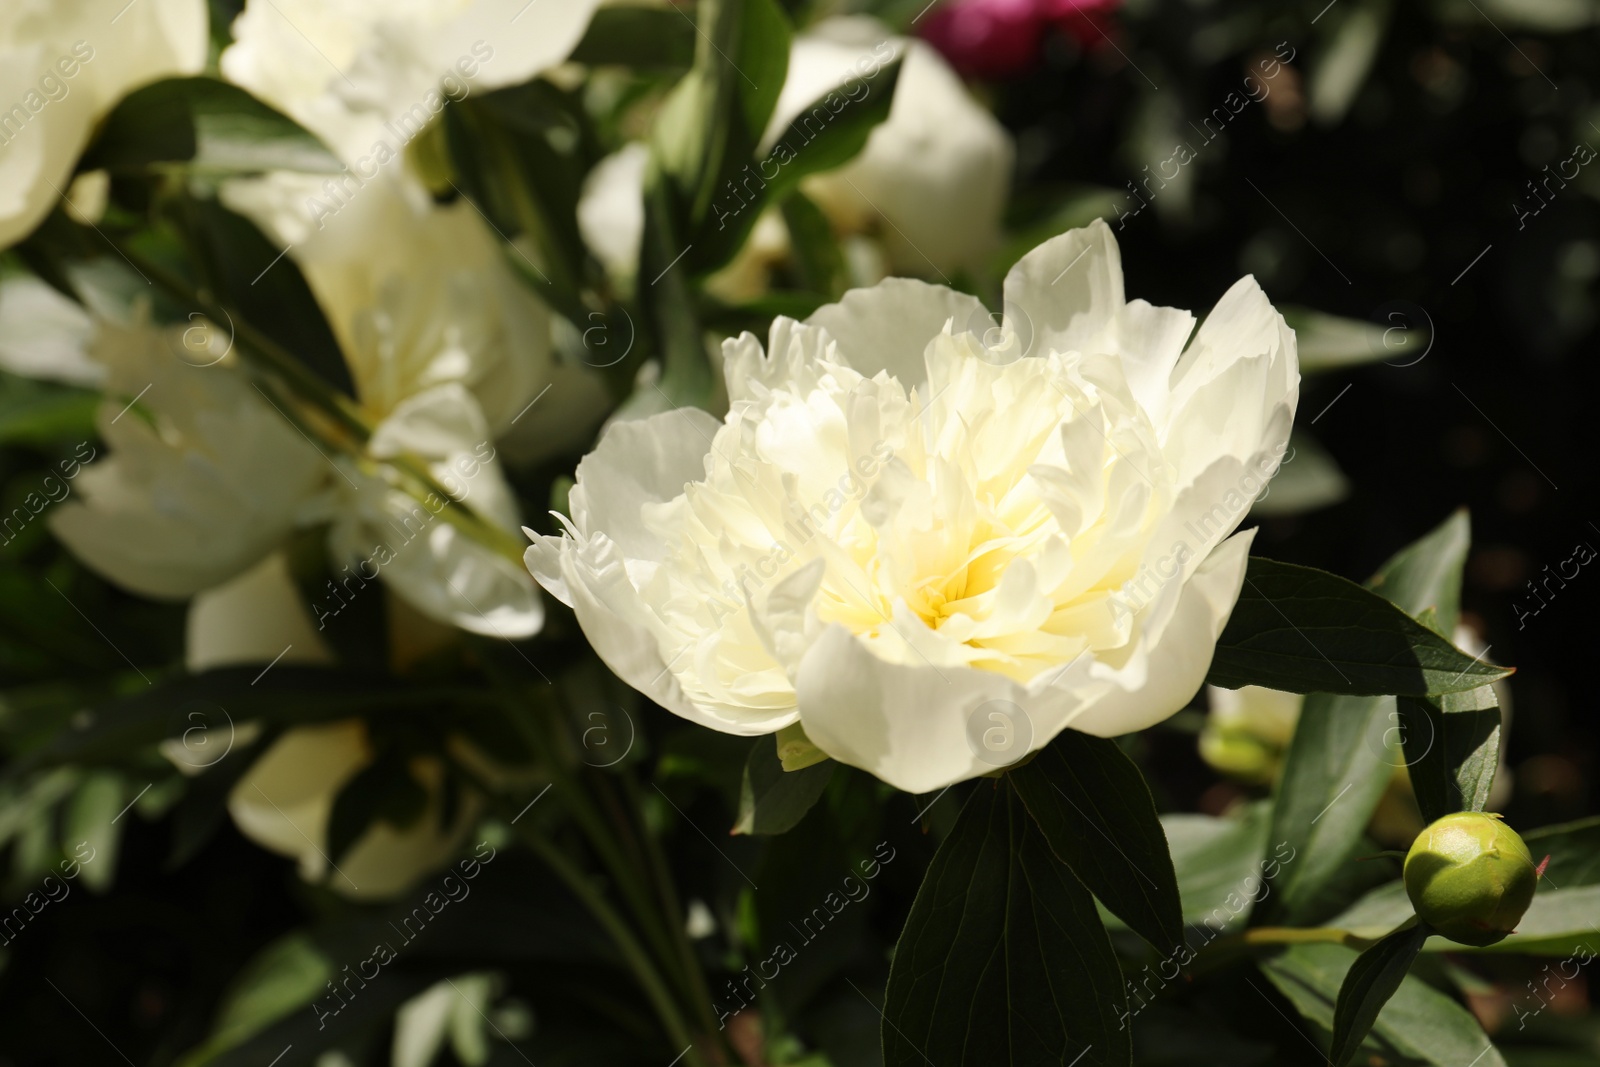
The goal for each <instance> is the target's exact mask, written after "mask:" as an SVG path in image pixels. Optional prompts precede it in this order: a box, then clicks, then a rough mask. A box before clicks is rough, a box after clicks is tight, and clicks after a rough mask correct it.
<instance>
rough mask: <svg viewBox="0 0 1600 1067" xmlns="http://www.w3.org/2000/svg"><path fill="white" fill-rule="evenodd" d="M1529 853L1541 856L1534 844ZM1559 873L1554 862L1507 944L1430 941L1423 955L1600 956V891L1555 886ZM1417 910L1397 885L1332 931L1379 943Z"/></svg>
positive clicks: (1363, 903)
mask: <svg viewBox="0 0 1600 1067" xmlns="http://www.w3.org/2000/svg"><path fill="white" fill-rule="evenodd" d="M1536 832H1537V831H1535V833H1536ZM1529 847H1530V848H1531V849H1533V852H1534V854H1535V855H1538V854H1539V849H1538V848H1537V847H1535V846H1533V845H1532V843H1531V841H1530V844H1529ZM1554 869H1555V862H1554V860H1552V861H1551V864H1550V867H1549V868H1547V869H1546V871H1545V875H1546V877H1545V878H1544V879H1543V880H1541V881H1540V883H1539V892H1538V893H1536V894H1535V895H1534V898H1533V903H1532V904H1530V905H1529V906H1528V911H1527V914H1525V915H1524V916H1523V917H1522V921H1521V922H1520V923H1518V924H1517V929H1516V932H1515V933H1514V934H1512V935H1511V936H1510V937H1508V938H1506V939H1505V940H1504V941H1497V942H1495V943H1494V944H1492V945H1486V946H1482V947H1477V948H1474V947H1469V946H1466V945H1460V944H1457V943H1456V942H1454V941H1450V940H1447V939H1446V938H1442V937H1430V938H1429V939H1428V943H1427V945H1426V947H1425V948H1424V949H1423V951H1425V952H1451V953H1459V952H1472V953H1480V952H1481V953H1489V954H1493V955H1505V956H1569V955H1572V954H1574V953H1577V952H1585V951H1586V952H1589V953H1591V954H1600V928H1597V927H1600V919H1597V918H1596V917H1597V916H1600V885H1596V884H1590V885H1578V884H1569V883H1567V882H1552V881H1551V880H1550V878H1549V874H1550V872H1551V871H1552V870H1554ZM1557 885H1560V886H1561V887H1562V888H1560V889H1558V888H1556V886H1557ZM1411 910H1412V909H1411V901H1410V900H1409V899H1408V898H1407V897H1406V890H1405V886H1404V885H1403V884H1402V883H1401V882H1399V881H1394V882H1389V883H1388V884H1386V885H1383V886H1380V887H1379V888H1377V889H1374V890H1373V891H1372V892H1370V893H1368V894H1367V895H1366V896H1364V897H1362V898H1361V899H1360V900H1358V901H1357V902H1356V903H1355V904H1354V905H1353V906H1352V907H1351V908H1350V909H1349V910H1348V911H1346V912H1345V913H1344V914H1342V915H1340V916H1338V917H1337V918H1335V919H1333V920H1332V921H1331V922H1329V924H1328V925H1329V926H1331V927H1333V928H1335V929H1339V930H1347V931H1349V932H1350V933H1352V934H1354V935H1355V936H1357V937H1377V936H1379V935H1380V934H1381V933H1382V932H1383V931H1384V930H1387V929H1389V928H1391V927H1392V926H1393V925H1394V924H1395V923H1396V922H1399V921H1401V920H1402V919H1404V918H1405V917H1406V916H1408V915H1410V914H1411Z"/></svg>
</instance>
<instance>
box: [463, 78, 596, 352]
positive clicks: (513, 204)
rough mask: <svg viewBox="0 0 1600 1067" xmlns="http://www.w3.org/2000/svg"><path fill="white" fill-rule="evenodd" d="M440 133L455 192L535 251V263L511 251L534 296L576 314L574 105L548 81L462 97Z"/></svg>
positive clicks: (578, 158) (578, 143) (580, 167)
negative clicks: (533, 288) (451, 166)
mask: <svg viewBox="0 0 1600 1067" xmlns="http://www.w3.org/2000/svg"><path fill="white" fill-rule="evenodd" d="M443 129H444V136H445V139H446V141H447V143H448V145H449V149H450V157H451V160H452V162H453V163H454V165H455V169H456V176H455V179H454V181H455V182H456V183H458V184H456V186H455V187H456V189H457V190H458V191H459V192H461V193H463V194H464V195H467V196H469V197H471V199H472V201H473V202H474V203H475V204H476V205H477V207H478V209H479V210H481V211H482V212H483V213H484V215H485V217H487V218H488V219H490V220H491V222H492V223H493V226H494V228H495V229H496V230H497V231H499V232H500V233H501V234H502V235H504V236H506V237H507V238H511V237H519V236H520V237H524V238H526V240H527V241H529V242H531V243H532V244H533V245H534V246H535V247H536V248H538V249H539V252H540V255H539V258H540V259H541V260H542V263H541V265H540V266H537V267H535V266H533V264H532V262H531V261H530V260H529V259H528V258H527V256H526V255H525V254H524V253H523V252H521V251H518V250H516V249H513V250H511V251H510V253H509V256H510V261H511V263H512V264H513V265H515V266H520V267H526V268H528V270H529V272H531V274H530V273H528V272H525V273H524V277H531V280H532V281H533V283H534V285H535V286H536V287H537V288H538V290H539V292H540V294H541V295H542V296H545V297H546V298H547V299H548V300H550V302H551V303H553V304H554V305H555V306H556V307H557V308H559V309H561V310H562V311H563V312H564V313H566V314H567V315H568V317H569V318H575V319H576V320H581V319H582V318H583V315H582V312H581V309H580V308H579V306H578V297H577V295H576V294H577V292H578V290H579V288H580V287H581V282H582V279H583V277H584V265H583V264H584V246H583V238H582V236H581V235H580V234H579V232H578V199H579V197H580V195H581V193H582V189H583V179H584V174H585V169H586V160H585V156H586V153H585V152H584V151H582V150H581V149H582V148H583V147H584V145H585V139H586V138H587V137H588V136H589V130H588V128H587V126H586V124H585V122H584V119H583V116H582V114H581V109H579V108H578V107H576V106H575V105H574V103H573V102H572V100H571V99H570V98H569V97H568V96H567V95H566V94H564V93H562V92H561V91H560V90H558V89H556V88H555V87H554V86H552V85H550V84H549V83H547V82H542V81H535V82H529V83H528V84H525V85H518V86H514V87H512V88H508V89H501V90H499V91H497V92H493V93H489V94H488V95H486V96H483V97H481V98H469V99H466V100H463V101H460V102H459V103H457V104H455V105H453V106H451V107H450V108H447V109H446V111H445V117H444V124H443Z"/></svg>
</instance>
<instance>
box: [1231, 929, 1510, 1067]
mask: <svg viewBox="0 0 1600 1067" xmlns="http://www.w3.org/2000/svg"><path fill="white" fill-rule="evenodd" d="M1355 959H1356V952H1355V950H1354V949H1349V948H1345V947H1344V946H1343V945H1333V944H1327V945H1295V946H1293V947H1292V948H1288V949H1285V950H1284V951H1283V952H1281V953H1279V954H1278V955H1276V956H1273V957H1271V958H1269V959H1265V960H1263V961H1261V969H1262V971H1263V972H1264V973H1265V974H1266V976H1267V977H1268V978H1269V979H1270V980H1271V981H1272V984H1273V985H1275V986H1277V987H1278V989H1279V991H1281V992H1282V993H1283V995H1284V996H1285V997H1287V998H1289V1000H1290V1002H1291V1003H1293V1004H1294V1006H1295V1008H1296V1009H1298V1010H1299V1012H1300V1014H1301V1015H1303V1016H1305V1018H1306V1019H1307V1020H1309V1021H1310V1022H1312V1023H1314V1024H1315V1025H1316V1026H1318V1027H1320V1028H1321V1029H1323V1030H1325V1031H1330V1032H1331V1031H1332V1029H1333V1013H1334V1005H1335V1004H1336V1002H1337V999H1338V995H1339V987H1340V984H1341V983H1342V981H1343V979H1344V976H1345V974H1346V972H1348V971H1349V969H1350V966H1351V964H1353V963H1354V962H1355ZM1368 1044H1369V1045H1370V1046H1372V1047H1375V1048H1376V1049H1377V1050H1378V1051H1379V1052H1380V1053H1381V1054H1383V1056H1384V1057H1385V1058H1386V1059H1387V1060H1388V1061H1390V1062H1396V1061H1399V1062H1411V1063H1427V1064H1436V1065H1437V1067H1462V1065H1464V1064H1471V1065H1472V1067H1505V1064H1506V1061H1505V1059H1504V1058H1503V1057H1501V1055H1500V1052H1499V1050H1498V1049H1496V1048H1494V1046H1493V1045H1491V1044H1490V1043H1489V1039H1488V1038H1487V1037H1486V1036H1484V1033H1483V1028H1482V1027H1480V1026H1479V1025H1478V1021H1477V1020H1476V1019H1474V1018H1473V1017H1472V1013H1471V1012H1469V1011H1467V1009H1466V1008H1463V1007H1462V1006H1461V1005H1459V1004H1457V1003H1456V1002H1455V1001H1454V1000H1451V999H1450V998H1449V997H1447V996H1445V995H1444V994H1443V993H1441V992H1439V991H1438V990H1436V989H1434V988H1433V987H1432V986H1430V985H1428V984H1427V983H1426V982H1423V981H1422V980H1421V979H1418V978H1415V977H1412V976H1407V977H1406V978H1405V979H1404V980H1403V981H1402V982H1401V983H1400V988H1399V989H1398V990H1396V992H1395V994H1394V996H1393V997H1392V998H1390V1000H1389V1002H1388V1004H1386V1005H1385V1006H1384V1009H1383V1011H1382V1012H1380V1013H1379V1014H1378V1018H1377V1021H1376V1022H1375V1023H1374V1024H1373V1028H1372V1034H1371V1036H1370V1037H1369V1038H1368ZM1319 1062H1320V1061H1319Z"/></svg>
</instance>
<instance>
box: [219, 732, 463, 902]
mask: <svg viewBox="0 0 1600 1067" xmlns="http://www.w3.org/2000/svg"><path fill="white" fill-rule="evenodd" d="M373 758H374V755H373V751H372V745H371V741H370V740H369V738H368V736H367V728H366V725H365V724H364V723H362V722H361V721H360V720H358V719H351V720H346V721H342V722H332V723H325V724H322V725H318V726H302V727H299V728H298V729H294V730H290V731H289V732H288V733H286V734H284V735H283V736H282V737H281V738H279V739H278V741H277V743H276V744H274V745H273V746H272V748H270V749H268V750H267V751H266V752H265V753H264V754H263V755H262V756H261V758H260V759H259V760H257V761H256V763H255V765H254V766H252V767H251V768H250V770H249V771H247V772H245V775H244V777H243V778H241V779H239V782H238V784H236V785H235V786H234V787H233V791H232V792H231V793H229V794H228V812H229V814H231V815H232V816H233V821H234V823H235V824H236V825H237V826H238V827H239V831H240V832H241V833H243V834H244V835H245V836H246V837H248V838H250V840H252V841H254V842H255V843H256V844H258V845H261V846H262V847H263V848H267V849H270V850H272V851H273V852H277V853H279V854H280V855H284V856H290V857H293V858H294V859H295V860H297V861H298V862H299V868H300V876H301V877H302V878H304V879H306V880H307V881H310V882H316V881H322V880H323V879H327V881H328V885H329V887H330V888H331V889H333V890H335V891H336V892H338V893H339V894H341V895H343V896H347V897H351V898H353V899H356V900H378V899H383V898H385V897H392V896H395V895H396V894H399V893H402V892H404V891H405V890H406V889H407V888H409V887H410V886H411V885H412V884H413V883H414V882H416V880H417V879H418V878H419V877H421V876H422V875H424V874H426V873H427V872H429V871H431V870H434V869H436V868H438V867H441V866H443V865H444V864H445V863H447V862H448V861H449V860H450V859H451V857H452V856H454V855H455V853H456V850H457V849H459V848H460V847H461V842H462V840H463V839H464V838H465V836H466V833H467V831H468V830H469V829H470V828H471V827H472V825H473V823H474V822H475V821H476V819H477V817H478V815H479V814H480V813H481V811H482V802H481V800H479V799H478V798H477V797H476V795H475V794H471V793H465V794H463V796H462V802H461V804H460V805H459V807H458V810H457V812H456V817H455V820H454V822H452V823H451V824H450V825H448V826H446V825H444V821H443V810H442V790H443V781H444V767H443V765H442V764H441V763H440V762H439V761H438V760H436V759H434V758H432V757H427V756H422V757H418V758H416V759H415V760H413V762H412V765H411V772H412V775H413V777H414V778H415V779H416V780H417V781H418V782H420V783H421V784H422V785H423V787H424V788H425V789H426V790H427V792H428V803H427V807H426V808H425V810H424V811H423V813H422V816H421V818H420V819H419V820H418V821H417V822H416V823H414V824H413V825H411V826H406V827H397V826H394V825H392V824H390V823H388V822H383V821H378V822H375V823H373V824H372V826H371V827H369V828H368V829H367V831H366V832H365V833H363V834H362V835H361V836H360V837H358V838H357V839H356V841H355V843H354V844H353V845H351V846H350V849H349V851H348V852H347V853H346V854H345V856H344V857H343V858H342V859H340V860H338V861H337V862H335V861H334V860H333V859H332V858H331V857H329V856H328V854H327V845H326V842H327V839H328V822H329V820H330V818H331V816H332V815H333V804H334V801H335V800H336V799H337V798H338V796H339V790H340V789H342V788H343V787H344V784H345V783H346V782H348V781H349V780H350V779H351V778H353V777H355V776H356V775H357V774H359V773H360V772H361V770H362V769H363V768H364V767H366V766H367V765H369V764H370V763H371V762H372V761H373ZM330 875H331V877H330Z"/></svg>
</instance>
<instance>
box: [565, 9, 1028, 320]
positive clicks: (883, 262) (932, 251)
mask: <svg viewBox="0 0 1600 1067" xmlns="http://www.w3.org/2000/svg"><path fill="white" fill-rule="evenodd" d="M902 56H903V57H904V60H905V62H904V64H903V66H902V67H901V71H900V81H899V85H898V87H897V88H896V90H895V98H894V103H893V104H892V105H891V107H890V111H889V116H888V118H886V119H885V120H884V121H883V122H882V123H880V124H879V125H878V126H877V128H876V129H874V130H873V131H872V134H871V135H870V136H869V137H868V138H867V143H866V145H865V147H863V149H862V150H861V153H860V154H859V155H857V156H856V158H855V159H853V160H851V161H850V162H848V163H846V164H845V165H844V166H842V167H838V168H836V169H834V170H831V171H825V172H823V173H820V174H813V175H811V176H810V177H808V178H806V179H805V180H804V181H803V182H801V185H800V188H801V190H802V191H803V192H805V193H806V194H807V195H808V196H810V197H811V198H812V199H813V200H815V201H816V203H817V206H818V207H819V208H821V210H822V212H823V213H824V214H825V215H826V216H827V217H828V220H829V221H830V222H831V223H832V225H833V228H834V230H835V231H836V232H838V233H840V234H842V235H844V236H845V240H846V248H847V252H848V251H849V250H850V245H851V243H852V242H853V241H854V240H855V239H857V238H860V239H862V240H868V239H869V238H868V235H870V241H872V242H876V243H878V244H879V247H881V249H882V252H881V254H868V255H866V256H856V257H852V258H861V259H864V260H865V261H867V263H868V266H867V267H866V269H865V271H864V273H866V274H867V275H868V278H867V280H869V281H877V280H878V279H879V278H881V277H883V275H884V273H886V270H894V271H896V272H899V273H901V274H912V275H920V276H941V275H947V274H949V273H953V272H956V271H960V270H964V269H975V268H977V267H979V266H980V265H981V264H982V262H983V260H984V258H985V257H986V256H987V255H988V254H989V253H991V252H993V251H994V250H995V249H996V248H997V247H998V246H999V244H1000V233H1001V216H1002V214H1003V213H1004V210H1005V201H1006V195H1007V193H1008V192H1009V191H1010V187H1011V170H1012V163H1013V157H1014V155H1015V150H1014V149H1013V147H1012V144H1011V136H1010V134H1008V133H1007V132H1006V131H1005V128H1004V127H1002V126H1001V125H1000V124H999V122H997V121H996V120H995V118H994V116H993V115H992V114H990V113H989V111H988V110H987V109H985V108H983V107H981V106H980V105H979V104H978V103H977V102H976V101H974V100H973V99H972V97H971V95H970V94H969V93H968V92H967V89H966V86H965V85H963V84H962V82H961V79H960V78H959V77H957V76H956V73H955V72H954V71H953V70H951V69H950V67H949V66H948V65H947V64H946V63H945V61H944V59H943V58H941V57H940V55H939V54H938V53H937V52H935V51H934V50H933V49H931V48H929V47H928V46H927V45H925V44H923V43H921V42H920V41H914V40H907V39H904V38H899V37H895V36H894V35H893V34H892V33H890V32H889V30H888V29H887V28H886V27H885V26H884V25H883V24H882V23H880V22H878V21H876V20H875V19H871V18H866V17H860V16H849V17H838V18H830V19H825V20H823V21H822V22H820V23H818V24H817V25H816V26H815V27H813V28H812V29H810V30H808V31H807V32H806V33H803V34H800V35H799V36H797V37H796V38H795V41H794V45H793V47H792V48H791V50H790V53H789V73H788V76H787V78H786V79H785V81H784V84H783V91H782V93H781V94H780V96H779V98H778V103H777V107H776V109H775V111H774V112H773V116H772V119H771V121H770V122H769V123H768V126H767V130H766V134H765V136H764V139H763V141H762V145H761V151H762V153H763V154H765V153H768V152H771V151H772V150H773V148H774V146H775V145H776V144H777V142H778V140H779V138H780V137H781V136H782V134H783V132H784V131H785V130H786V129H787V128H788V127H789V124H790V123H791V122H794V121H795V120H796V119H801V118H802V116H803V115H804V114H805V112H806V110H807V108H809V107H811V105H813V104H815V103H816V102H817V101H818V100H820V99H822V98H824V97H826V96H828V94H829V93H833V92H836V91H837V93H838V94H839V97H840V98H848V99H851V100H859V99H861V98H862V97H861V94H862V92H863V91H870V89H869V88H868V82H867V81H866V80H865V79H867V78H869V77H871V76H872V75H873V74H875V73H876V72H877V71H878V70H879V69H881V68H882V67H883V66H885V65H886V64H888V63H890V62H892V61H893V60H894V59H895V58H897V57H902ZM831 117H832V116H831V114H829V113H828V112H826V111H825V112H824V113H823V117H819V118H818V119H817V120H815V121H813V122H810V124H809V125H807V126H806V128H807V129H808V130H815V129H818V128H820V126H821V124H822V123H825V122H826V121H828V120H830V119H831ZM803 124H804V123H803ZM810 135H811V136H815V133H814V132H813V133H811V134H810ZM788 148H789V149H790V150H791V151H792V152H794V153H795V155H796V156H799V155H801V154H803V153H804V152H805V144H804V143H803V142H802V143H798V144H789V145H788ZM778 155H779V156H780V157H781V156H782V155H783V153H781V152H780V153H778ZM648 159H649V151H648V149H647V148H646V147H645V146H644V145H642V144H628V145H625V146H624V147H623V148H621V149H620V150H619V151H617V152H616V153H614V154H612V155H611V156H608V157H607V158H605V159H603V160H601V161H600V162H599V163H598V164H596V165H595V167H594V169H593V170H592V171H590V173H589V176H588V178H587V179H586V181H585V183H584V188H583V196H582V198H581V200H580V202H579V205H578V225H579V228H580V230H581V231H582V233H583V237H584V240H585V241H586V242H587V243H588V245H589V247H590V248H591V249H593V250H594V252H595V255H596V256H597V258H599V259H600V261H601V263H603V264H604V265H605V267H606V269H607V270H608V271H609V272H610V273H611V274H612V276H614V277H617V278H621V279H630V278H632V277H633V275H634V273H635V272H636V271H637V269H638V261H639V246H640V241H641V238H642V235H643V233H644V206H643V197H644V176H645V165H646V163H647V162H648ZM752 173H753V170H752ZM716 195H717V200H716V205H717V210H718V212H719V213H726V214H737V213H738V211H739V210H740V206H741V205H742V204H743V202H744V195H745V194H743V193H736V192H735V191H733V190H730V189H728V188H723V189H719V190H717V193H716ZM788 250H789V235H788V230H787V229H786V228H785V226H784V224H783V219H782V216H781V215H780V214H778V213H777V212H776V211H771V210H769V211H767V212H765V213H764V214H763V215H762V217H761V218H760V219H759V220H758V221H757V223H756V227H755V231H754V233H753V234H752V236H751V239H750V240H749V241H748V242H747V243H746V245H745V247H744V248H742V249H741V250H740V251H739V253H738V254H737V255H736V256H735V257H734V259H733V260H732V262H730V263H729V264H728V265H727V266H726V267H724V268H723V269H722V270H720V271H719V272H717V274H715V275H713V276H712V279H711V280H710V282H709V284H708V288H710V289H712V290H713V291H714V292H716V294H717V295H718V296H721V297H722V298H724V299H727V300H735V301H738V300H748V299H751V298H752V297H754V296H757V295H759V294H760V293H761V292H763V291H765V289H766V288H767V285H768V276H769V275H770V273H771V270H772V267H773V265H774V264H776V263H780V262H782V260H783V259H785V258H787V255H788ZM858 273H861V272H858Z"/></svg>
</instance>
